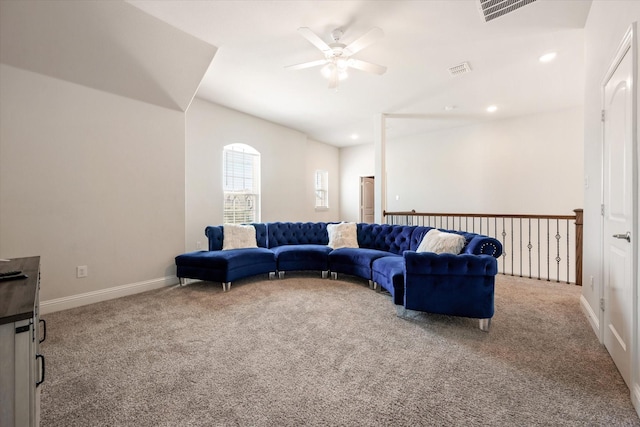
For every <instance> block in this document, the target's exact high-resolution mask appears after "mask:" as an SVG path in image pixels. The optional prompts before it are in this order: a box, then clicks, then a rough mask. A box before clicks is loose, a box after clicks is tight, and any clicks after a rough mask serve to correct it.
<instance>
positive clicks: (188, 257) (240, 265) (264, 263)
mask: <svg viewBox="0 0 640 427" xmlns="http://www.w3.org/2000/svg"><path fill="white" fill-rule="evenodd" d="M176 266H177V275H178V277H186V278H190V279H200V280H210V281H220V282H231V281H234V280H238V279H241V278H243V277H248V276H253V275H257V274H262V273H269V272H272V271H276V258H275V255H274V253H273V252H272V251H270V250H269V249H266V248H248V249H230V250H226V251H196V252H188V253H186V254H182V255H178V256H177V257H176Z"/></svg>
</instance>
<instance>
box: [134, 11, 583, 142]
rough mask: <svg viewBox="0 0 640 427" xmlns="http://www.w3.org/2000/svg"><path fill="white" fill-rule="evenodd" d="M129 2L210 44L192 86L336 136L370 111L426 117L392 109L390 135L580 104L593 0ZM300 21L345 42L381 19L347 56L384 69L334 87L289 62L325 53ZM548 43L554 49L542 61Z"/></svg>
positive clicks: (367, 118) (365, 130) (358, 126)
mask: <svg viewBox="0 0 640 427" xmlns="http://www.w3.org/2000/svg"><path fill="white" fill-rule="evenodd" d="M130 3H131V4H133V5H134V6H136V7H138V8H140V9H142V10H144V11H145V12H147V13H149V14H151V15H153V16H155V17H157V18H159V19H161V20H163V21H166V22H167V23H169V24H171V25H173V26H175V27H177V28H179V29H182V30H183V31H185V32H187V33H190V34H192V35H194V36H196V37H198V38H200V39H202V40H204V41H207V42H209V43H211V44H212V45H214V46H216V47H217V48H218V52H217V54H216V56H215V58H214V60H213V61H212V64H211V66H210V67H209V70H208V72H207V73H206V75H205V78H204V80H203V81H202V83H201V85H200V88H199V90H198V93H197V96H199V97H201V98H204V99H207V100H210V101H212V102H215V103H218V104H221V105H224V106H227V107H230V108H233V109H237V110H240V111H243V112H246V113H249V114H252V115H255V116H258V117H261V118H264V119H266V120H270V121H273V122H276V123H280V124H283V125H285V126H288V127H291V128H293V129H298V130H300V131H302V132H304V133H306V134H307V135H308V136H309V137H310V138H312V139H315V140H318V141H322V142H326V143H329V144H333V145H336V146H346V145H351V144H359V143H364V142H371V141H373V120H374V117H375V115H376V114H377V113H409V114H419V115H424V117H426V119H423V120H415V119H414V120H394V121H393V122H392V124H391V129H389V131H388V135H389V137H393V135H394V134H402V133H407V132H417V131H425V130H433V129H439V128H443V127H449V126H461V125H467V124H471V123H476V122H478V121H482V120H492V119H498V118H505V117H513V116H519V115H526V114H534V113H537V112H541V111H549V110H554V109H561V108H567V107H572V106H577V105H581V104H582V98H583V74H584V72H583V69H584V58H583V31H582V29H583V27H584V24H585V21H586V18H587V15H588V12H589V8H590V6H591V1H590V0H569V1H563V0H538V1H536V2H534V3H531V4H529V5H527V6H524V7H522V8H521V9H518V10H516V11H514V12H512V13H510V14H508V15H505V16H503V17H500V18H498V19H495V20H493V21H490V22H489V23H485V22H484V20H483V19H482V17H481V14H480V12H479V10H478V4H477V2H476V1H475V0H446V1H435V0H428V1H427V0H425V1H415V0H413V1H398V0H393V1H380V0H375V1H247V0H245V1H167V0H165V1H144V0H131V1H130ZM299 27H309V28H310V29H312V30H313V31H314V32H316V33H317V34H318V35H321V36H323V38H324V39H325V40H326V41H327V42H329V41H330V38H329V37H330V33H331V31H332V30H333V29H335V28H338V27H340V28H342V29H343V30H344V37H343V41H344V42H345V43H347V44H348V43H349V42H350V41H352V40H355V39H356V38H358V37H359V36H360V35H362V34H364V33H365V32H366V31H368V30H369V29H370V28H372V27H380V28H382V30H383V31H384V33H385V36H384V38H382V39H380V40H379V41H377V42H376V43H374V44H372V45H371V46H369V47H367V48H366V49H364V50H362V51H360V52H359V53H358V54H357V55H356V57H357V58H360V59H363V60H366V61H370V62H373V63H377V64H381V65H386V66H387V67H388V71H387V72H386V74H384V75H382V76H377V75H370V74H367V73H364V72H361V71H357V70H355V71H351V72H350V76H349V78H348V79H347V80H346V81H344V82H342V83H341V84H340V87H339V91H338V92H335V91H332V90H329V89H327V80H325V79H324V78H323V77H322V76H321V75H320V73H319V68H310V69H304V70H295V71H293V70H287V69H285V68H284V67H285V66H286V65H291V64H296V63H301V62H305V61H312V60H315V59H321V58H322V56H321V53H320V51H318V50H317V49H316V48H315V47H314V46H313V45H311V44H310V43H309V42H308V41H307V40H305V39H304V38H303V37H302V36H300V34H298V33H297V29H298V28H299ZM548 51H557V52H558V57H557V59H556V60H555V61H554V62H552V63H549V64H541V63H540V62H539V61H538V57H539V56H540V55H541V54H543V53H545V52H548ZM463 61H468V62H469V63H470V64H471V68H472V70H473V71H472V73H469V74H465V75H461V76H457V77H451V76H450V75H449V73H448V68H449V67H451V66H454V65H457V64H459V63H461V62H463ZM490 104H495V105H497V106H498V108H499V110H498V111H497V112H496V113H494V114H493V115H489V114H487V113H486V111H485V109H486V107H487V106H488V105H490ZM448 105H455V106H456V109H455V110H453V111H451V112H446V111H445V110H444V107H445V106H448ZM353 133H357V134H359V135H360V139H359V140H357V141H353V140H352V139H351V138H350V136H351V134H353Z"/></svg>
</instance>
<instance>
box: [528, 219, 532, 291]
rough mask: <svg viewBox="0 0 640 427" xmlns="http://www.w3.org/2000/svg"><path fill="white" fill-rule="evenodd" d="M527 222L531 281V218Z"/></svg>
mask: <svg viewBox="0 0 640 427" xmlns="http://www.w3.org/2000/svg"><path fill="white" fill-rule="evenodd" d="M528 222H529V243H528V244H527V248H528V249H529V279H531V248H533V245H532V244H531V218H528Z"/></svg>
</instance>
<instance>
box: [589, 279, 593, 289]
mask: <svg viewBox="0 0 640 427" xmlns="http://www.w3.org/2000/svg"><path fill="white" fill-rule="evenodd" d="M589 283H590V285H591V290H593V276H590V277H589Z"/></svg>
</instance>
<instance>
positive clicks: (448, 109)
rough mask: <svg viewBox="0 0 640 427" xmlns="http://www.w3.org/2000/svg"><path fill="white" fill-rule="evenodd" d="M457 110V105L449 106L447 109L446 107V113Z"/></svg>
mask: <svg viewBox="0 0 640 427" xmlns="http://www.w3.org/2000/svg"><path fill="white" fill-rule="evenodd" d="M456 108H458V107H456V106H455V105H447V106H446V107H444V111H453V110H455V109H456Z"/></svg>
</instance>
